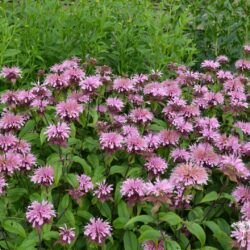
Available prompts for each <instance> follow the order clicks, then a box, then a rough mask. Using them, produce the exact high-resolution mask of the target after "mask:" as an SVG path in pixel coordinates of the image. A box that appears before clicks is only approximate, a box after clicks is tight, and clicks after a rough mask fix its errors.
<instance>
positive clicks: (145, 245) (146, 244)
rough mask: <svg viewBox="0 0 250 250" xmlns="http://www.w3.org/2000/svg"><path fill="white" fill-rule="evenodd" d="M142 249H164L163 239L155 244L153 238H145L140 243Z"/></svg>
mask: <svg viewBox="0 0 250 250" xmlns="http://www.w3.org/2000/svg"><path fill="white" fill-rule="evenodd" d="M142 247H143V250H164V249H165V247H164V241H163V240H160V241H159V242H158V243H157V244H156V243H155V242H154V241H153V240H147V241H145V242H143V244H142Z"/></svg>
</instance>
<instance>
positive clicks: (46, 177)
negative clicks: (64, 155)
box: [31, 166, 54, 186]
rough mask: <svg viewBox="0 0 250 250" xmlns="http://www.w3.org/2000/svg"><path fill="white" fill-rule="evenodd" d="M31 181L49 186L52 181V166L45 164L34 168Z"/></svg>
mask: <svg viewBox="0 0 250 250" xmlns="http://www.w3.org/2000/svg"><path fill="white" fill-rule="evenodd" d="M31 181H33V182H34V183H37V184H41V185H43V186H51V185H52V184H53V181H54V168H53V167H51V166H45V167H41V168H38V169H36V171H35V173H34V175H33V176H32V177H31Z"/></svg>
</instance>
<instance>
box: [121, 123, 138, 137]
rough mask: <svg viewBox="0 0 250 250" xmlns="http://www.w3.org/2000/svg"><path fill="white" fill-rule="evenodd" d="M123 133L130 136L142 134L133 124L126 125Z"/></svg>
mask: <svg viewBox="0 0 250 250" xmlns="http://www.w3.org/2000/svg"><path fill="white" fill-rule="evenodd" d="M122 134H123V135H124V136H130V135H137V136H139V135H140V133H139V130H138V128H136V127H134V126H131V125H124V126H123V127H122Z"/></svg>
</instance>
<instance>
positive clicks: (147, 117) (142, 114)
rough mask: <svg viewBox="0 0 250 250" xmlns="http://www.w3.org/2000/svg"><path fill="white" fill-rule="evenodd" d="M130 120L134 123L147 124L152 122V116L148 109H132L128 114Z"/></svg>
mask: <svg viewBox="0 0 250 250" xmlns="http://www.w3.org/2000/svg"><path fill="white" fill-rule="evenodd" d="M129 117H130V119H131V120H132V122H134V123H137V122H138V123H147V122H150V121H152V120H153V118H154V116H153V114H152V113H151V112H150V111H149V110H148V109H143V108H137V109H133V110H132V111H131V112H130V114H129Z"/></svg>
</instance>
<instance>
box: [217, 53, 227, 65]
mask: <svg viewBox="0 0 250 250" xmlns="http://www.w3.org/2000/svg"><path fill="white" fill-rule="evenodd" d="M216 61H217V62H218V63H219V64H225V63H228V62H229V59H228V57H227V56H224V55H220V56H218V57H217V58H216Z"/></svg>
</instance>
